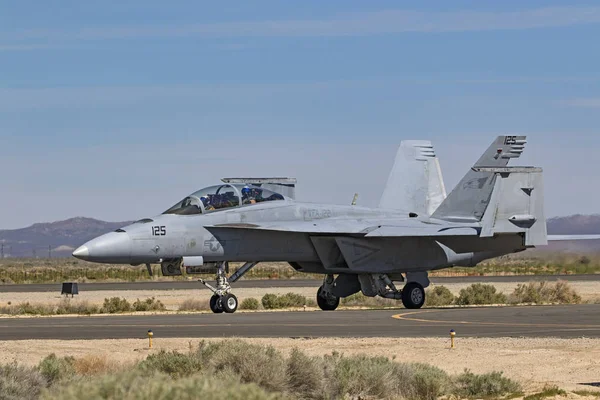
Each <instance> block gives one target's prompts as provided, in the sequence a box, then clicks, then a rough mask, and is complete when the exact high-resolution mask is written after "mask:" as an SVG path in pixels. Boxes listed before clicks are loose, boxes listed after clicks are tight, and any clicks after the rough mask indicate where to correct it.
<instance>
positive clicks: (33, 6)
mask: <svg viewBox="0 0 600 400" xmlns="http://www.w3.org/2000/svg"><path fill="white" fill-rule="evenodd" d="M216 4H217V3H215V2H200V1H188V2H185V1H178V2H170V3H167V2H162V1H119V2H81V1H62V2H37V1H19V2H11V1H0V170H1V171H2V180H1V186H0V188H1V189H0V193H2V196H0V228H17V227H22V226H26V225H29V224H31V223H33V222H40V221H53V220H58V219H63V218H68V217H72V216H77V215H83V216H90V217H96V218H101V219H105V220H113V221H114V220H123V219H131V218H139V217H145V216H149V215H154V214H157V213H159V212H161V211H163V210H164V209H166V208H167V207H169V206H170V205H171V204H172V203H174V202H175V201H177V200H178V199H179V198H181V197H183V196H184V195H185V194H187V193H188V192H192V191H194V190H195V189H197V188H200V187H203V186H208V185H211V184H213V183H215V182H216V181H218V179H219V178H221V177H224V176H236V175H237V176H240V175H244V176H245V175H290V176H295V177H297V178H298V179H299V188H298V193H299V199H301V200H308V201H318V202H321V201H322V202H334V203H341V204H347V203H349V202H350V201H351V199H352V195H353V193H354V192H359V193H360V197H359V203H361V204H362V205H368V206H374V205H376V204H377V201H378V198H379V196H380V195H381V192H382V190H383V185H384V183H385V180H386V178H387V173H388V170H389V168H390V167H391V165H392V163H393V157H394V154H395V147H396V145H397V144H398V143H399V142H400V140H402V139H431V140H433V141H434V144H435V146H436V150H437V153H438V155H439V157H440V162H441V164H442V168H443V170H444V175H445V180H446V185H447V187H448V188H451V187H453V186H454V184H456V182H457V181H458V180H459V179H460V177H461V176H462V175H463V174H464V173H465V172H466V170H467V168H468V167H469V166H470V165H471V164H472V163H473V161H475V160H476V159H477V158H478V156H479V153H481V152H482V151H483V150H484V149H485V148H486V147H487V146H488V144H489V143H490V142H491V140H492V139H493V138H494V137H495V136H496V135H499V134H526V135H528V140H529V145H528V148H527V150H526V153H525V155H524V156H523V157H522V159H521V162H522V163H524V164H535V165H539V166H542V167H544V169H545V191H546V214H547V215H548V216H556V215H567V214H573V213H597V212H600V206H598V201H597V198H598V196H599V195H600V189H599V187H598V181H599V179H598V172H597V171H599V170H600V160H599V158H598V157H597V155H596V153H597V152H598V149H599V148H600V52H599V51H598V38H600V3H599V2H590V1H587V2H578V1H569V2H566V1H565V2H560V1H554V2H546V1H528V2H516V1H503V2H492V1H487V2H485V1H453V2H447V1H429V2H406V1H369V2H366V1H360V2H359V1H348V0H344V1H327V2H323V1H302V2H288V1H261V2H252V3H250V2H237V3H231V4H229V5H225V6H223V5H221V6H220V7H218V6H217V5H216Z"/></svg>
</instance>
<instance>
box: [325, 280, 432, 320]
mask: <svg viewBox="0 0 600 400" xmlns="http://www.w3.org/2000/svg"><path fill="white" fill-rule="evenodd" d="M399 278H401V280H402V281H404V277H403V276H399ZM357 279H358V280H357V281H356V283H357V285H358V286H353V285H352V284H351V283H350V281H346V283H345V284H344V282H338V281H339V279H338V280H336V279H334V276H333V275H326V276H325V279H323V284H322V285H321V287H320V288H319V290H318V291H317V304H318V305H319V308H320V309H321V310H323V311H333V310H335V309H336V308H337V307H338V305H339V304H340V297H339V296H336V294H338V295H339V294H341V295H342V296H344V297H345V296H347V295H348V294H352V293H356V292H358V291H359V290H360V291H362V293H363V294H364V295H365V296H369V297H375V296H380V297H383V298H387V299H396V300H402V304H403V305H404V307H405V308H408V309H417V308H421V307H423V305H424V304H425V288H424V285H425V286H428V285H429V279H428V278H427V273H423V272H421V273H409V277H408V279H409V282H408V283H406V285H404V288H402V290H398V289H397V288H396V286H395V285H394V283H393V281H392V279H391V278H390V277H389V276H388V275H386V274H364V275H358V276H357ZM412 279H415V280H412ZM417 279H418V281H417ZM398 280H400V279H398ZM359 282H360V284H359ZM341 285H343V286H341ZM334 289H335V290H334ZM345 289H348V290H345ZM344 292H345V293H346V294H343V293H344Z"/></svg>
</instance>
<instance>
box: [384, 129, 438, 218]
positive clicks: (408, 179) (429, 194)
mask: <svg viewBox="0 0 600 400" xmlns="http://www.w3.org/2000/svg"><path fill="white" fill-rule="evenodd" d="M445 198H446V188H445V187H444V181H443V178H442V171H441V169H440V164H439V160H438V158H437V157H436V155H435V151H434V149H433V145H432V144H431V142H430V141H428V140H404V141H402V142H401V144H400V148H399V149H398V153H397V154H396V159H395V160H394V166H393V167H392V170H391V172H390V175H389V177H388V181H387V184H386V186H385V189H384V191H383V195H382V196H381V200H380V202H379V207H380V208H386V209H395V210H403V211H406V212H415V213H417V214H423V215H431V213H433V211H435V209H436V208H437V207H438V206H439V205H440V204H441V203H442V201H443V200H444V199H445Z"/></svg>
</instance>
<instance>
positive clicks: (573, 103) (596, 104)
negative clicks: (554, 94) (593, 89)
mask: <svg viewBox="0 0 600 400" xmlns="http://www.w3.org/2000/svg"><path fill="white" fill-rule="evenodd" d="M561 104H562V105H566V106H569V107H579V108H600V97H586V98H575V99H568V100H564V101H562V102H561Z"/></svg>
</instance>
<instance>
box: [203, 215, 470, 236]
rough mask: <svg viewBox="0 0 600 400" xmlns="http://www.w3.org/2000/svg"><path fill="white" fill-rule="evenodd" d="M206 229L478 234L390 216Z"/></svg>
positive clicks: (374, 233)
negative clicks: (385, 218)
mask: <svg viewBox="0 0 600 400" xmlns="http://www.w3.org/2000/svg"><path fill="white" fill-rule="evenodd" d="M205 228H206V229H208V230H209V231H218V230H229V229H235V230H247V231H252V230H260V231H274V232H295V233H315V234H334V235H353V236H363V237H422V236H424V237H437V236H477V235H479V229H478V228H473V227H467V226H460V225H457V226H452V225H437V224H427V223H423V222H421V221H414V222H412V221H399V222H398V223H396V224H393V223H390V221H389V220H387V221H382V220H362V221H358V220H354V221H352V220H347V219H345V220H339V221H331V220H328V221H323V222H317V221H291V222H288V223H285V222H280V223H278V224H273V225H257V224H219V225H213V226H205Z"/></svg>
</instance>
